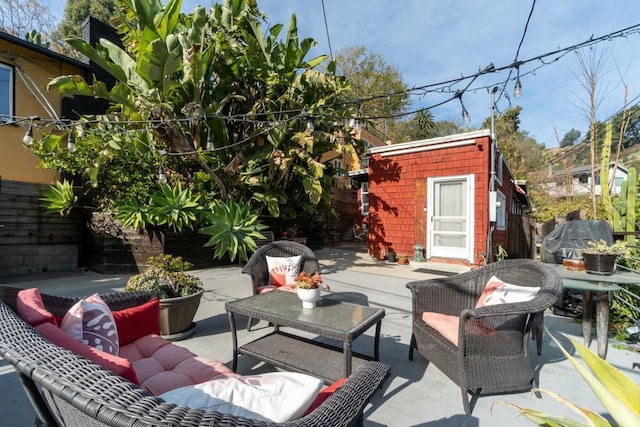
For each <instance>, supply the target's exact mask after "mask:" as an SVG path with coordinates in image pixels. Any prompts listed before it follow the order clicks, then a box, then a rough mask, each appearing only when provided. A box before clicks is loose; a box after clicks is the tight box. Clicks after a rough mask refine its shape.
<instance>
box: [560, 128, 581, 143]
mask: <svg viewBox="0 0 640 427" xmlns="http://www.w3.org/2000/svg"><path fill="white" fill-rule="evenodd" d="M580 135H582V133H581V132H580V131H579V130H575V129H574V128H571V130H570V131H569V132H567V133H565V134H564V137H563V138H562V141H560V147H571V146H572V145H573V144H575V142H576V141H577V140H578V139H579V138H580Z"/></svg>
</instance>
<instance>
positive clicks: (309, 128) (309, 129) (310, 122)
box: [307, 117, 315, 133]
mask: <svg viewBox="0 0 640 427" xmlns="http://www.w3.org/2000/svg"><path fill="white" fill-rule="evenodd" d="M314 130H315V127H314V126H313V120H312V119H311V117H307V132H309V133H313V131H314Z"/></svg>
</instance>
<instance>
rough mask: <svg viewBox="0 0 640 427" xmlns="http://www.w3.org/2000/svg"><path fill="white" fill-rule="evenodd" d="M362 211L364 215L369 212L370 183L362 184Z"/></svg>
mask: <svg viewBox="0 0 640 427" xmlns="http://www.w3.org/2000/svg"><path fill="white" fill-rule="evenodd" d="M360 213H361V214H362V215H367V214H369V183H368V182H363V183H361V184H360Z"/></svg>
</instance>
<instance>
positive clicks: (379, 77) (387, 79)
mask: <svg viewBox="0 0 640 427" xmlns="http://www.w3.org/2000/svg"><path fill="white" fill-rule="evenodd" d="M335 62H336V73H337V74H339V75H343V76H345V77H346V78H347V80H348V81H349V82H350V84H351V87H350V89H349V91H348V96H349V97H350V98H351V99H354V100H358V99H362V100H365V99H366V101H365V102H362V103H361V104H360V109H359V112H358V115H359V116H360V117H369V118H371V119H370V122H371V123H372V124H373V125H374V126H375V127H376V128H377V129H378V130H379V131H380V132H382V133H384V134H387V133H388V131H389V127H390V126H391V124H392V123H393V122H394V120H393V119H392V118H391V119H386V118H382V117H389V116H394V115H397V114H399V113H403V112H405V111H406V108H407V107H408V106H409V105H410V103H411V101H410V99H409V94H408V92H406V91H407V89H408V87H407V85H406V84H405V83H404V82H403V80H402V74H401V73H400V71H398V68H397V67H395V66H393V65H390V64H387V63H386V62H385V60H384V58H383V57H382V55H380V54H379V53H375V52H371V51H369V50H368V49H367V48H366V47H365V46H353V47H346V48H344V49H342V50H341V51H340V52H338V54H337V55H336V57H335ZM384 94H395V95H393V96H380V97H378V96H379V95H384ZM371 97H375V98H374V99H369V98H371Z"/></svg>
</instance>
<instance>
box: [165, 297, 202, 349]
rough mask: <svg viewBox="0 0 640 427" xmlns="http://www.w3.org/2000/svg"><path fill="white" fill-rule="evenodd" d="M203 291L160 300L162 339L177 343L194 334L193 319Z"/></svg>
mask: <svg viewBox="0 0 640 427" xmlns="http://www.w3.org/2000/svg"><path fill="white" fill-rule="evenodd" d="M203 293H204V289H201V290H200V291H199V292H198V293H195V294H193V295H187V296H186V297H177V298H161V299H160V334H161V335H162V337H163V338H165V339H169V340H171V341H178V340H181V339H185V338H188V337H189V336H191V335H192V334H193V333H194V332H195V326H196V325H195V323H194V322H193V318H194V317H195V315H196V312H197V311H198V307H199V306H200V299H201V298H202V294H203Z"/></svg>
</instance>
